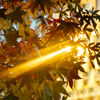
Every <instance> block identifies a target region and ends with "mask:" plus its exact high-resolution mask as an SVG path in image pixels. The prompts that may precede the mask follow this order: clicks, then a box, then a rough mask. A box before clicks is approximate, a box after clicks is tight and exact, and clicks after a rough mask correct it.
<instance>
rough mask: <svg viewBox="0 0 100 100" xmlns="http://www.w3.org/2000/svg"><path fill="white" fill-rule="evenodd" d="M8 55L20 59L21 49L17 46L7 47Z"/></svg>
mask: <svg viewBox="0 0 100 100" xmlns="http://www.w3.org/2000/svg"><path fill="white" fill-rule="evenodd" d="M5 54H6V55H10V56H11V57H18V54H19V49H18V48H17V47H15V46H6V53H5Z"/></svg>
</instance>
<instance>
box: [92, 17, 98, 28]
mask: <svg viewBox="0 0 100 100" xmlns="http://www.w3.org/2000/svg"><path fill="white" fill-rule="evenodd" d="M92 24H93V28H94V29H96V25H97V24H96V22H95V21H94V19H92Z"/></svg>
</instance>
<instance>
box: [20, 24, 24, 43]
mask: <svg viewBox="0 0 100 100" xmlns="http://www.w3.org/2000/svg"><path fill="white" fill-rule="evenodd" d="M24 29H25V27H24V26H23V24H21V23H19V35H20V36H22V37H21V39H22V40H23V41H24V40H25V32H24Z"/></svg>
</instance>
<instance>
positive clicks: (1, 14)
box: [0, 8, 7, 19]
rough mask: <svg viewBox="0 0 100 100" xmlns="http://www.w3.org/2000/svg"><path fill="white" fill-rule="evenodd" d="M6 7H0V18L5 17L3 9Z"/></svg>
mask: <svg viewBox="0 0 100 100" xmlns="http://www.w3.org/2000/svg"><path fill="white" fill-rule="evenodd" d="M6 10H7V9H5V8H3V9H0V18H3V19H6V17H7V16H6V15H5V11H6Z"/></svg>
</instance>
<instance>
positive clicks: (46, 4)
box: [26, 0, 53, 14]
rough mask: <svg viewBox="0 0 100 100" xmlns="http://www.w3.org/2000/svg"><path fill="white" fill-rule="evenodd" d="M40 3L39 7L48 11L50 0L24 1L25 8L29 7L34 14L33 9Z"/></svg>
mask: <svg viewBox="0 0 100 100" xmlns="http://www.w3.org/2000/svg"><path fill="white" fill-rule="evenodd" d="M39 5H40V7H41V9H42V10H43V11H44V12H45V7H46V8H47V10H48V11H50V7H52V6H53V3H52V2H51V0H36V1H35V0H28V2H27V3H26V8H27V9H31V12H32V13H33V14H34V10H35V9H36V8H37V7H38V6H39Z"/></svg>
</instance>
